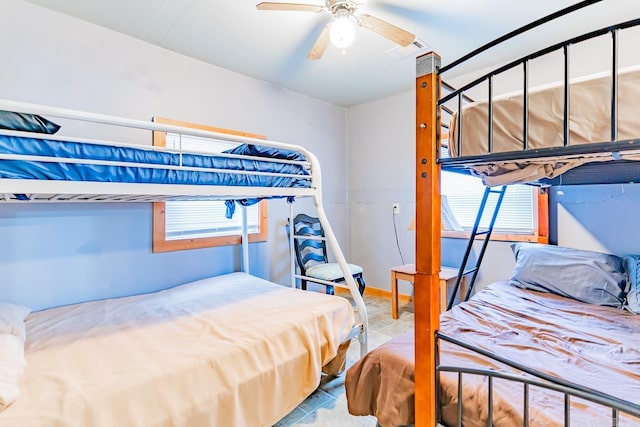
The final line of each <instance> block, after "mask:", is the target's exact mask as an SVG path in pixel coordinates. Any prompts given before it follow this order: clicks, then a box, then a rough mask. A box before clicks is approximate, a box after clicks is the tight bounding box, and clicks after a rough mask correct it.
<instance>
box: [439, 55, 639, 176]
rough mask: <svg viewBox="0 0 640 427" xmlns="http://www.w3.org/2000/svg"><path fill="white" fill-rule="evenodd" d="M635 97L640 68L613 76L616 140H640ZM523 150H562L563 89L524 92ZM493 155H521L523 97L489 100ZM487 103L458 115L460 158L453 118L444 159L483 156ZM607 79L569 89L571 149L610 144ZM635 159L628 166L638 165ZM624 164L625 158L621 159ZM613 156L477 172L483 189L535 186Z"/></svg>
mask: <svg viewBox="0 0 640 427" xmlns="http://www.w3.org/2000/svg"><path fill="white" fill-rule="evenodd" d="M639 97H640V68H638V67H633V68H626V69H621V70H620V71H619V72H618V139H619V140H627V139H634V138H640V122H639V121H638V120H637V115H638V103H637V99H639ZM528 102H529V126H528V148H529V149H540V148H553V147H562V146H563V141H564V129H563V123H564V86H563V84H562V83H554V84H551V85H545V86H540V87H536V88H531V89H530V90H529V97H528ZM492 104H493V152H494V153H501V152H511V151H522V150H523V147H524V145H523V121H522V115H523V96H522V91H519V92H513V93H509V94H505V95H501V96H497V97H495V98H494V99H493V103H492ZM488 117H489V113H488V101H486V100H484V101H478V102H473V103H470V104H468V105H466V106H464V107H463V110H462V135H461V147H462V152H459V151H458V143H457V141H458V132H459V126H458V112H454V114H453V115H452V116H451V123H450V128H449V129H450V139H449V155H450V156H451V157H459V156H478V155H484V154H487V153H488V137H487V135H488ZM610 126H611V75H610V73H604V74H598V75H593V76H587V77H583V78H580V79H575V80H573V81H572V82H571V84H570V133H569V141H570V142H569V144H570V145H571V146H575V145H583V144H589V143H596V142H608V141H610V140H611V128H610ZM637 157H638V156H637V153H634V154H633V157H632V158H629V159H631V160H637ZM623 158H624V156H623ZM612 159H613V157H612V156H606V157H602V156H596V157H594V158H591V157H589V156H574V157H573V158H570V159H565V158H548V159H545V160H543V161H540V160H533V161H523V162H508V163H505V164H497V165H495V164H494V165H489V166H481V167H477V168H476V171H477V173H478V174H479V175H480V176H481V177H482V178H483V179H485V183H486V184H487V185H501V184H508V183H515V182H527V181H535V180H537V179H540V178H545V177H546V178H554V177H556V176H558V175H559V174H561V173H563V172H565V171H566V170H568V169H571V168H574V167H577V166H579V165H581V164H583V163H585V162H588V161H602V160H612Z"/></svg>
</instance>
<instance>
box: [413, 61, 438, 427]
mask: <svg viewBox="0 0 640 427" xmlns="http://www.w3.org/2000/svg"><path fill="white" fill-rule="evenodd" d="M439 68H440V56H438V55H437V54H436V53H434V52H430V53H427V54H425V55H422V56H420V57H418V58H417V60H416V275H415V286H414V298H415V301H414V305H415V343H416V344H415V362H416V365H415V381H416V391H415V411H416V414H415V415H416V417H415V418H416V426H417V427H427V426H429V427H432V426H435V424H436V397H435V394H436V378H435V357H436V355H435V351H434V350H435V345H436V343H435V332H436V331H437V330H438V328H439V326H440V324H439V322H440V318H439V316H440V297H439V289H440V288H439V273H440V229H441V218H440V166H439V165H438V163H437V160H438V157H439V155H438V154H439V150H440V140H439V136H440V114H439V107H438V99H439V94H440V78H439V76H438V69H439Z"/></svg>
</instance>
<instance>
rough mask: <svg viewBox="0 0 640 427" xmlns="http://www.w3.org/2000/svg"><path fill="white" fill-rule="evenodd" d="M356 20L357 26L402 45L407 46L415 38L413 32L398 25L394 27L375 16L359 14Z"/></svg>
mask: <svg viewBox="0 0 640 427" xmlns="http://www.w3.org/2000/svg"><path fill="white" fill-rule="evenodd" d="M357 22H358V25H359V26H361V27H364V28H366V29H368V30H371V31H373V32H374V33H377V34H380V35H381V36H382V37H385V38H387V39H389V40H391V41H392V42H394V43H396V44H399V45H400V46H403V47H404V46H409V45H410V44H411V43H413V41H414V40H415V39H416V36H415V34H413V33H410V32H409V31H406V30H403V29H402V28H400V27H396V26H395V25H393V24H390V23H388V22H387V21H383V20H382V19H380V18H376V17H375V16H371V15H360V16H359V17H358V21H357Z"/></svg>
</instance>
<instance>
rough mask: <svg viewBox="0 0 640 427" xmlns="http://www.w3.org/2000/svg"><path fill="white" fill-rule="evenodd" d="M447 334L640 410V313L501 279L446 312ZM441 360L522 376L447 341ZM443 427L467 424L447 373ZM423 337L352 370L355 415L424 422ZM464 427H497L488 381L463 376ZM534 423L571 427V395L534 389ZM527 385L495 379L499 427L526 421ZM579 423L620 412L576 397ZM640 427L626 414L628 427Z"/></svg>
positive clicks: (387, 424)
mask: <svg viewBox="0 0 640 427" xmlns="http://www.w3.org/2000/svg"><path fill="white" fill-rule="evenodd" d="M441 331H442V332H443V333H444V334H446V335H449V336H452V337H454V338H457V339H459V340H462V341H465V342H467V343H470V344H472V345H475V346H477V347H481V348H483V349H485V350H488V351H492V352H494V353H496V354H498V355H500V356H502V357H505V358H507V359H509V360H512V361H515V362H519V363H521V364H522V365H525V366H528V367H531V368H535V369H538V370H540V371H543V372H545V373H546V374H548V375H552V376H554V377H557V378H564V379H565V380H568V381H571V382H574V383H576V384H580V385H582V386H585V387H590V388H592V389H595V390H599V391H601V392H604V393H607V394H610V395H613V396H615V397H617V398H620V399H623V400H627V401H631V402H634V403H635V404H640V315H636V314H632V313H629V312H626V311H623V310H620V309H616V308H611V307H602V306H596V305H591V304H585V303H581V302H578V301H574V300H570V299H567V298H563V297H559V296H555V295H552V294H549V293H540V292H533V291H526V290H522V289H519V288H516V287H513V286H510V285H508V284H504V283H503V284H500V283H496V284H493V285H491V286H490V287H488V288H486V289H483V290H482V291H481V292H479V293H478V294H477V295H475V296H474V297H473V298H472V300H471V301H469V302H466V303H463V304H460V305H457V306H455V307H454V308H453V309H452V310H450V311H448V312H446V313H444V314H443V315H442V316H441ZM441 364H442V365H447V366H464V367H468V368H481V369H488V368H491V369H495V370H499V371H503V372H509V373H514V374H517V372H516V371H514V370H513V369H512V368H508V367H506V366H502V365H501V364H499V363H497V362H493V361H490V360H488V359H486V358H484V357H482V356H478V355H477V354H474V353H472V352H470V351H467V350H464V349H461V348H459V347H454V346H453V345H451V344H448V343H442V344H441ZM440 380H441V388H440V390H441V396H440V404H441V408H442V416H443V423H444V424H445V425H447V426H454V425H458V424H457V421H458V419H457V418H458V417H457V403H458V378H457V375H456V374H453V373H443V374H442V375H441V376H440ZM414 384H415V382H414V336H413V333H412V332H411V333H408V334H405V335H403V336H400V337H397V338H395V339H393V340H391V341H389V342H388V343H386V344H383V345H382V346H380V347H378V348H376V349H375V350H373V351H371V352H370V353H369V354H367V355H366V356H365V357H364V358H363V359H361V360H360V361H358V362H357V363H355V364H354V365H353V366H352V367H351V368H349V370H348V371H347V377H346V388H347V399H348V404H349V411H350V412H351V413H352V414H354V415H375V416H376V417H378V420H379V421H380V424H381V425H382V426H383V427H397V426H400V425H406V424H411V423H413V422H414ZM462 390H463V392H462V399H463V411H462V416H463V420H462V424H463V425H464V426H465V427H469V426H471V427H474V426H486V425H487V417H488V412H487V395H488V392H487V390H488V388H487V380H486V378H485V377H478V376H473V375H463V389H462ZM530 391H531V394H530V397H531V400H530V417H529V425H530V426H532V427H533V426H537V427H560V426H563V425H564V413H563V405H564V400H563V396H562V395H561V394H558V393H555V392H547V391H544V390H541V389H539V388H536V387H531V390H530ZM523 401H524V397H523V386H522V385H521V384H520V385H518V384H514V383H510V382H507V381H505V380H499V379H497V380H495V382H494V397H493V403H494V406H493V425H494V426H500V427H512V426H522V425H523V416H522V414H523ZM571 425H572V426H581V427H582V426H585V427H589V426H594V427H595V426H598V427H599V426H606V425H609V426H610V425H612V423H611V410H609V409H606V408H603V407H598V406H596V405H594V404H591V403H589V402H586V401H584V400H580V399H573V400H572V401H571ZM638 425H640V419H630V418H629V417H628V416H621V420H620V424H619V426H623V427H632V426H638Z"/></svg>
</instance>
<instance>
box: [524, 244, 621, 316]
mask: <svg viewBox="0 0 640 427" xmlns="http://www.w3.org/2000/svg"><path fill="white" fill-rule="evenodd" d="M511 249H513V254H514V255H515V258H516V267H515V269H514V271H513V277H512V278H511V284H513V285H515V286H518V287H521V288H525V289H531V290H535V291H540V292H551V293H554V294H557V295H561V296H563V297H567V298H573V299H576V300H578V301H582V302H586V303H590V304H597V305H606V306H611V307H618V308H622V306H623V303H624V297H625V292H624V291H625V287H626V279H625V275H624V273H623V268H622V258H620V257H618V256H615V255H610V254H603V253H599V252H591V251H584V250H579V249H572V248H563V247H558V246H553V245H542V244H536V243H514V244H513V245H511Z"/></svg>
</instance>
